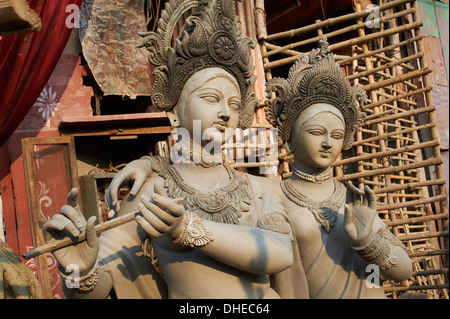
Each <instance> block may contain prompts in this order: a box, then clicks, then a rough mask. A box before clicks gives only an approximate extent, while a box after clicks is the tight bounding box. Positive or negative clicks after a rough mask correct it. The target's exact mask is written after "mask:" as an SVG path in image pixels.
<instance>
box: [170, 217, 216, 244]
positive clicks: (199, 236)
mask: <svg viewBox="0 0 450 319" xmlns="http://www.w3.org/2000/svg"><path fill="white" fill-rule="evenodd" d="M213 240H214V238H213V236H212V233H211V232H210V231H209V229H208V227H207V226H206V225H205V224H203V219H202V218H200V217H198V216H196V215H195V214H192V213H189V212H186V213H185V221H184V229H183V230H182V232H181V233H180V235H179V236H178V237H177V238H175V239H174V240H173V243H174V244H178V245H181V246H183V247H191V248H194V247H203V246H206V245H208V244H209V243H210V242H212V241H213Z"/></svg>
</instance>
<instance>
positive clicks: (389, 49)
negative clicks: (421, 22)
mask: <svg viewBox="0 0 450 319" xmlns="http://www.w3.org/2000/svg"><path fill="white" fill-rule="evenodd" d="M419 39H422V36H420V37H414V38H411V39H408V40H405V41H402V42H399V43H395V44H392V45H390V46H387V47H382V48H380V49H377V50H373V51H369V52H366V53H362V54H359V55H355V56H351V57H348V58H344V59H342V60H339V61H337V63H338V64H345V63H349V62H351V61H353V60H359V59H363V58H366V57H370V56H373V55H374V54H379V53H384V52H387V51H391V50H393V49H396V48H398V47H401V46H403V45H408V44H409V45H411V44H412V43H413V42H415V41H418V40H419Z"/></svg>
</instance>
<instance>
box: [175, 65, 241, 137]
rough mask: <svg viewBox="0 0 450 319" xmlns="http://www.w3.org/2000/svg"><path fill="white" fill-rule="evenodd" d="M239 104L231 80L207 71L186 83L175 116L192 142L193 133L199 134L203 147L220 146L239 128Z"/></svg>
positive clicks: (224, 74) (217, 71) (222, 73)
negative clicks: (213, 143)
mask: <svg viewBox="0 0 450 319" xmlns="http://www.w3.org/2000/svg"><path fill="white" fill-rule="evenodd" d="M240 103H241V95H240V91H239V86H238V84H237V81H236V80H235V79H234V77H233V76H231V75H230V74H229V73H228V72H226V71H224V70H222V69H219V68H209V69H205V70H202V71H200V72H198V73H196V74H195V75H193V76H192V77H191V78H190V79H189V80H188V81H187V82H186V84H185V86H184V88H183V91H182V93H181V96H180V99H179V101H178V103H177V106H176V109H175V112H176V113H177V115H178V119H179V122H180V123H179V126H180V127H183V128H186V129H187V130H188V131H189V133H190V134H191V138H193V139H194V138H195V131H196V134H197V135H198V134H199V133H200V134H202V142H201V145H202V146H204V145H206V144H208V143H209V142H211V141H214V142H215V143H217V144H220V145H222V144H223V143H225V142H226V141H227V140H228V139H229V138H231V137H232V136H233V134H234V130H235V129H236V128H237V126H238V122H239V107H240ZM199 131H200V132H199ZM195 142H197V143H198V141H195ZM199 144H200V143H199Z"/></svg>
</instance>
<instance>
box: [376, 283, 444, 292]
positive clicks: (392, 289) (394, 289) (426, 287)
mask: <svg viewBox="0 0 450 319" xmlns="http://www.w3.org/2000/svg"><path fill="white" fill-rule="evenodd" d="M383 288H384V291H385V292H403V291H408V290H430V289H448V284H438V285H423V286H408V287H383Z"/></svg>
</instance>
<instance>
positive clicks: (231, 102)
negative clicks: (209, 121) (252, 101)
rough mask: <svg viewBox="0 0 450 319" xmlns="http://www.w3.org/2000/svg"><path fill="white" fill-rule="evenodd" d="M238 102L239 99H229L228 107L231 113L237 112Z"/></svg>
mask: <svg viewBox="0 0 450 319" xmlns="http://www.w3.org/2000/svg"><path fill="white" fill-rule="evenodd" d="M240 102H241V101H240V100H239V99H230V100H228V106H229V107H230V109H232V110H233V111H237V110H239V106H240Z"/></svg>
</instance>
